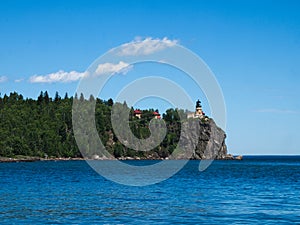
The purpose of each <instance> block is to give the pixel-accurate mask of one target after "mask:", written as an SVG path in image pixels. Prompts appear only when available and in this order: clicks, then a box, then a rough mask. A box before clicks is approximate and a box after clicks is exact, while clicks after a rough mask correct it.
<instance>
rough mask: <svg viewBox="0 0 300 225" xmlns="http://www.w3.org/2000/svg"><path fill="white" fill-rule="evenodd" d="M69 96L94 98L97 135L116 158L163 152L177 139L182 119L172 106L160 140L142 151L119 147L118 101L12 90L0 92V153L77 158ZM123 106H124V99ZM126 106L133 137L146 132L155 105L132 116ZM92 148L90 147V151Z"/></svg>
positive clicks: (171, 147) (0, 154)
mask: <svg viewBox="0 0 300 225" xmlns="http://www.w3.org/2000/svg"><path fill="white" fill-rule="evenodd" d="M73 101H80V102H88V101H96V107H95V119H96V127H97V131H98V134H99V137H100V139H101V141H102V143H103V144H104V145H105V147H106V149H107V150H108V151H109V152H110V153H111V154H112V155H114V156H115V157H123V156H124V157H137V156H138V157H141V158H146V157H148V156H149V155H153V156H155V157H167V156H168V155H170V153H172V151H173V150H174V149H175V147H176V145H177V142H178V140H179V136H180V126H181V123H180V118H179V114H178V111H177V110H174V109H168V110H167V111H166V113H164V114H163V115H162V117H163V119H164V121H165V123H166V126H167V129H168V132H167V135H166V137H165V139H164V140H163V142H162V143H161V144H160V145H159V146H158V147H156V148H155V149H153V150H152V151H150V152H144V151H135V150H132V149H129V148H127V147H125V146H123V145H122V144H121V143H120V142H119V141H118V138H117V137H116V135H115V133H114V131H113V129H112V124H111V110H112V106H113V105H114V104H121V103H114V102H113V100H112V99H109V100H107V101H104V100H101V99H99V98H96V99H95V98H94V97H93V96H89V97H88V98H85V96H83V95H82V94H81V95H80V96H79V97H77V96H75V97H74V99H73V97H69V96H68V94H65V95H64V97H63V98H62V97H61V96H60V95H59V93H57V92H56V94H55V97H54V98H51V97H49V95H48V93H47V91H46V92H41V93H40V95H39V96H38V98H37V99H36V100H34V99H30V98H26V99H24V97H23V96H22V95H20V94H18V93H16V92H14V93H10V95H9V96H8V95H4V96H1V97H0V156H3V157H14V156H17V155H25V156H38V157H82V155H81V153H80V151H79V149H78V147H77V144H76V141H75V138H74V131H73V128H72V103H73ZM122 105H123V106H125V107H127V105H126V102H124V103H122ZM129 110H130V113H129V119H130V128H131V131H132V132H133V134H134V135H135V136H136V137H138V138H147V137H149V135H150V130H149V127H148V126H149V122H150V120H151V119H152V118H153V112H154V111H155V110H154V109H148V110H142V118H141V119H138V118H136V117H135V116H134V110H133V108H130V109H129ZM94 150H95V149H93V150H90V151H91V154H92V152H93V151H94Z"/></svg>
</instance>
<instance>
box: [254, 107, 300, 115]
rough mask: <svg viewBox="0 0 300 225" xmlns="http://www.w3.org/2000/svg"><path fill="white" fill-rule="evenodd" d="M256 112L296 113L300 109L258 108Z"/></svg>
mask: <svg viewBox="0 0 300 225" xmlns="http://www.w3.org/2000/svg"><path fill="white" fill-rule="evenodd" d="M254 112H257V113H282V114H295V113H299V112H298V111H295V110H289V109H272V108H270V109H257V110H255V111H254Z"/></svg>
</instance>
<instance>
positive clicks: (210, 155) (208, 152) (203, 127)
mask: <svg viewBox="0 0 300 225" xmlns="http://www.w3.org/2000/svg"><path fill="white" fill-rule="evenodd" d="M199 126H200V129H199V139H198V143H197V145H196V148H195V150H194V152H193V156H192V158H193V159H225V158H226V156H227V147H226V144H225V138H226V134H225V132H224V131H223V130H222V129H221V128H219V127H218V126H217V125H216V123H215V122H214V120H213V119H208V121H205V122H202V121H200V122H199Z"/></svg>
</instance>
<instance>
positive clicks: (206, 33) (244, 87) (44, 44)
mask: <svg viewBox="0 0 300 225" xmlns="http://www.w3.org/2000/svg"><path fill="white" fill-rule="evenodd" d="M299 11H300V3H299V1H254V0H251V1H164V2H163V1H123V2H122V1H1V3H0V92H1V93H2V96H3V94H4V93H9V92H11V91H17V92H19V93H21V94H23V95H24V96H25V97H32V98H36V97H37V96H38V94H39V93H40V91H42V90H43V91H45V90H47V91H48V92H49V93H50V95H52V96H53V95H54V94H55V91H58V92H59V93H60V94H61V95H62V96H64V93H65V92H68V93H69V94H70V95H72V94H73V93H74V92H75V90H76V87H77V85H78V80H76V81H73V82H52V83H41V82H40V83H32V82H30V77H32V76H34V75H41V76H45V75H47V74H50V73H57V72H58V71H65V72H66V73H68V72H70V71H75V73H73V75H74V74H75V76H76V73H83V72H84V71H85V70H86V69H87V68H88V66H89V65H90V64H91V63H92V62H93V61H94V60H95V59H97V58H98V57H99V56H101V55H102V54H104V53H105V52H106V51H108V50H110V49H111V48H113V47H116V46H119V45H121V44H124V43H128V42H131V41H133V40H134V39H135V38H136V37H141V38H142V39H145V38H147V37H148V38H152V39H163V38H164V37H166V38H167V39H168V40H170V41H175V40H176V41H177V42H178V43H179V44H181V45H183V46H185V47H187V48H188V49H190V50H192V51H193V52H195V53H196V54H198V55H199V56H200V57H201V58H202V59H203V60H204V61H205V62H206V63H207V65H208V66H209V67H210V68H211V70H212V71H213V72H214V74H215V76H216V78H217V80H218V82H219V84H220V86H221V88H222V91H223V94H224V98H225V103H226V108H227V128H226V132H227V144H228V148H229V152H231V153H233V154H300V148H299V145H298V140H300V132H299V125H300V119H299V118H300V101H299V96H300V89H299V84H300V65H299V62H300V14H299ZM144 68H145V69H147V68H148V66H147V65H146V66H145V67H144ZM159 68H160V67H157V68H156V67H155V68H153V67H152V69H151V68H150V67H149V73H151V74H150V75H152V74H154V73H155V74H158V73H159ZM137 69H138V68H137ZM161 69H162V71H164V72H165V73H164V74H166V76H167V77H169V78H171V79H173V80H174V81H176V82H177V81H178V82H182V83H181V85H183V86H187V87H189V85H192V84H191V83H189V81H188V79H186V80H181V81H179V78H178V77H180V75H179V73H177V72H176V71H175V72H174V71H173V70H171V69H170V70H169V72H167V69H166V68H161ZM146 71H148V70H146ZM171 73H172V76H173V77H172V76H171V75H170V74H171ZM138 74H139V73H138V70H137V72H136V73H135V75H132V77H131V78H133V77H138ZM71 75H72V74H71ZM77 75H78V74H77ZM126 76H127V77H130V74H126V75H124V76H123V75H120V76H119V79H117V78H116V79H115V81H114V83H112V86H111V87H112V88H110V89H108V90H107V92H106V93H105V94H104V95H103V96H100V97H103V98H108V96H110V94H111V96H112V97H113V95H115V92H116V91H117V90H118V88H120V87H121V86H122V85H121V84H123V83H122V82H123V81H122V79H123V80H124V79H127V77H126ZM31 81H32V80H31ZM110 90H111V91H112V92H111V93H110V92H109V91H110ZM190 95H191V98H192V99H193V100H194V101H196V100H197V98H198V97H199V96H200V98H202V97H203V94H202V93H200V92H199V93H196V92H193V91H192V89H191V92H190ZM203 102H204V110H206V111H209V110H208V105H207V102H206V101H205V99H204V100H203ZM154 103H155V101H153V102H152V105H149V107H151V108H159V109H161V110H163V109H164V108H166V105H164V102H162V101H157V102H156V104H154ZM149 104H150V103H149ZM144 105H145V104H142V103H141V104H140V105H139V106H144Z"/></svg>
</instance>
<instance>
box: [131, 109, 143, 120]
mask: <svg viewBox="0 0 300 225" xmlns="http://www.w3.org/2000/svg"><path fill="white" fill-rule="evenodd" d="M133 114H134V116H136V117H137V118H139V119H141V117H142V111H141V110H139V109H136V110H134V111H133Z"/></svg>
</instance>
